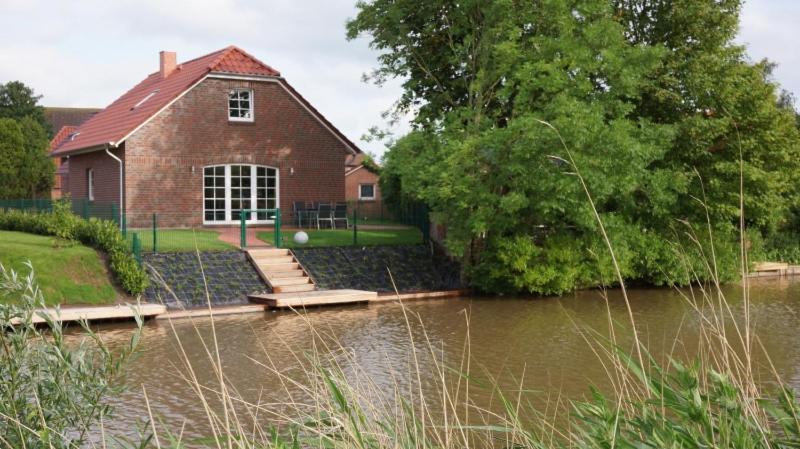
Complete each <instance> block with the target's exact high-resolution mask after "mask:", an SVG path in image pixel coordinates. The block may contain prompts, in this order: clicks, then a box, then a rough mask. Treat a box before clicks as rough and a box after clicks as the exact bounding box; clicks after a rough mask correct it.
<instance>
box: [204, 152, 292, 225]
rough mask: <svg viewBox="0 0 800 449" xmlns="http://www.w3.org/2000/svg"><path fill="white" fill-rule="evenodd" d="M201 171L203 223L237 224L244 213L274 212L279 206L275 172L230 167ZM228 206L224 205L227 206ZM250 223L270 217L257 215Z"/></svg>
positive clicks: (262, 213) (260, 168)
mask: <svg viewBox="0 0 800 449" xmlns="http://www.w3.org/2000/svg"><path fill="white" fill-rule="evenodd" d="M225 169H226V166H213V167H205V168H204V169H203V211H204V218H205V221H206V222H228V221H230V222H238V221H239V220H241V216H242V210H244V209H252V208H256V209H275V208H276V207H277V203H278V201H277V200H278V188H277V184H278V183H277V178H278V171H277V170H276V169H274V168H269V167H264V166H251V165H229V166H227V173H226V170H225ZM226 203H227V204H226ZM249 218H250V220H251V221H267V220H269V219H271V218H272V217H270V216H268V214H267V213H266V212H258V213H255V214H253V216H251V217H249Z"/></svg>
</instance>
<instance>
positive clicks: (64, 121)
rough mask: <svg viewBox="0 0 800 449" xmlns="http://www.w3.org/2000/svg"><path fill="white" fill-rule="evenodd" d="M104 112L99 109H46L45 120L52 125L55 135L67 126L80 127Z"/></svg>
mask: <svg viewBox="0 0 800 449" xmlns="http://www.w3.org/2000/svg"><path fill="white" fill-rule="evenodd" d="M100 111H102V109H99V108H54V107H45V108H44V119H45V120H47V123H49V124H50V129H52V130H53V133H57V132H58V131H59V130H60V129H61V128H63V127H65V126H78V125H80V124H81V123H83V122H85V121H86V120H87V119H89V117H91V116H93V115H94V114H96V113H98V112H100Z"/></svg>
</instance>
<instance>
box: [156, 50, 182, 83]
mask: <svg viewBox="0 0 800 449" xmlns="http://www.w3.org/2000/svg"><path fill="white" fill-rule="evenodd" d="M158 60H159V71H160V72H161V78H166V77H168V76H169V75H170V74H171V73H172V72H174V71H175V69H176V68H177V67H178V55H177V54H176V53H175V52H174V51H161V52H159V53H158Z"/></svg>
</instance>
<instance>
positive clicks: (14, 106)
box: [0, 81, 57, 136]
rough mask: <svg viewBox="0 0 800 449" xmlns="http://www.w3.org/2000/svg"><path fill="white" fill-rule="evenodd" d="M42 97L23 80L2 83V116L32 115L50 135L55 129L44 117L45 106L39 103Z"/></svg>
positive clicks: (0, 102)
mask: <svg viewBox="0 0 800 449" xmlns="http://www.w3.org/2000/svg"><path fill="white" fill-rule="evenodd" d="M41 98H42V96H41V95H36V92H34V91H33V89H32V88H30V87H28V86H26V85H25V84H24V83H23V82H21V81H9V82H7V83H5V84H0V118H13V119H16V120H20V119H22V118H23V117H31V118H33V119H34V120H35V121H36V122H37V123H38V124H39V125H40V126H41V127H42V129H44V130H45V132H46V133H47V134H48V136H50V135H51V134H52V132H53V130H51V129H50V124H49V123H48V122H47V120H46V119H45V118H44V108H43V107H42V106H40V105H39V100H40V99H41ZM56 131H57V130H56Z"/></svg>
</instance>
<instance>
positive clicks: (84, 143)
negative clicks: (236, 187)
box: [52, 46, 358, 156]
mask: <svg viewBox="0 0 800 449" xmlns="http://www.w3.org/2000/svg"><path fill="white" fill-rule="evenodd" d="M211 72H221V73H230V74H236V75H251V76H269V77H280V72H278V71H277V70H275V69H273V68H272V67H270V66H268V65H267V64H264V63H263V62H261V61H259V60H258V59H256V58H255V57H253V56H251V55H249V54H248V53H246V52H245V51H243V50H241V49H240V48H238V47H235V46H230V47H227V48H225V49H222V50H219V51H215V52H213V53H210V54H207V55H205V56H201V57H199V58H196V59H193V60H191V61H186V62H184V63H182V64H179V65H178V68H177V70H175V71H174V72H172V73H171V74H169V75H168V76H167V77H165V78H162V77H161V74H160V72H155V73H151V74H150V75H149V76H148V77H147V78H145V80H144V81H142V82H140V83H139V84H137V85H136V86H134V88H133V89H131V90H129V91H128V92H126V93H125V94H123V95H122V96H121V97H119V98H118V99H117V100H116V101H114V102H113V103H111V105H109V106H108V107H107V108H105V109H103V110H102V111H100V112H98V113H97V114H95V115H94V116H92V117H91V118H90V119H89V120H87V121H86V122H85V123H83V124H82V125H81V126H80V127H79V128H78V130H77V131H76V132H75V133H74V135H73V137H72V138H70V139H67V140H65V141H64V142H63V143H62V144H61V145H60V146H59V147H58V148H57V149H56V150H55V151H54V152H53V153H52V154H53V155H54V156H64V155H67V154H70V153H74V152H77V151H80V150H86V149H90V148H93V147H100V146H102V145H104V144H107V143H111V144H112V145H118V144H119V143H120V142H121V141H122V140H124V139H125V138H126V137H127V136H128V135H129V134H130V133H131V132H133V131H134V130H135V129H136V128H137V127H139V126H140V125H142V124H143V123H145V122H146V121H147V120H148V119H150V118H151V117H153V116H154V115H155V114H157V113H158V112H159V111H160V110H161V109H162V108H164V107H165V106H167V105H168V104H169V103H170V102H171V101H172V100H174V99H175V98H177V97H178V96H179V95H181V94H182V93H183V92H185V91H186V90H188V89H189V88H191V87H192V86H194V84H196V83H197V82H198V81H200V80H201V79H203V77H204V76H206V75H207V74H209V73H211ZM281 83H282V84H283V85H284V86H285V87H286V88H287V89H288V90H289V91H291V92H292V93H293V94H294V95H296V96H297V98H298V99H299V100H300V101H301V102H302V103H303V104H304V105H305V106H306V107H308V108H309V109H310V110H311V111H312V113H313V114H315V115H316V116H317V117H318V118H319V119H320V120H321V121H323V122H324V123H325V124H326V126H328V127H330V128H331V130H332V131H333V132H334V133H336V134H337V135H338V136H339V137H340V138H341V139H343V140H344V141H345V142H346V143H347V144H348V146H351V147H352V148H353V149H355V150H356V151H358V148H357V147H356V146H355V145H354V144H353V143H352V142H351V141H350V140H348V139H347V138H346V137H345V136H344V135H342V134H341V132H339V131H338V130H337V129H336V128H335V127H333V125H331V124H330V122H328V121H327V120H325V118H324V117H322V115H321V114H319V112H318V111H317V110H316V109H314V108H313V107H312V106H311V105H310V104H309V103H308V102H307V101H306V100H305V99H304V98H302V97H301V96H300V95H299V94H298V93H297V92H296V91H295V90H294V89H293V88H292V87H291V86H289V85H288V84H287V83H286V82H285V81H284V80H281ZM151 94H152V95H151Z"/></svg>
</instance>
